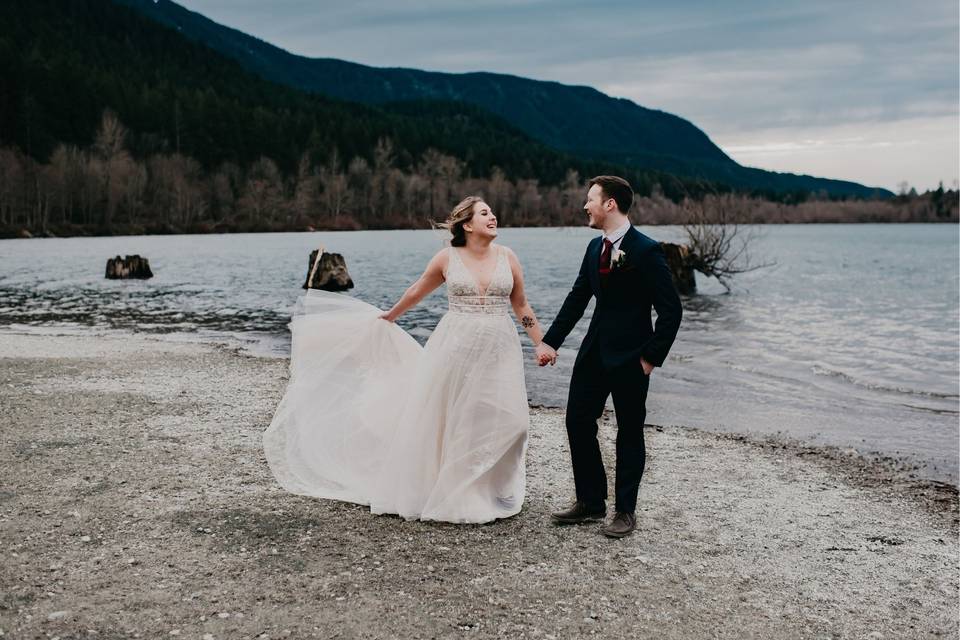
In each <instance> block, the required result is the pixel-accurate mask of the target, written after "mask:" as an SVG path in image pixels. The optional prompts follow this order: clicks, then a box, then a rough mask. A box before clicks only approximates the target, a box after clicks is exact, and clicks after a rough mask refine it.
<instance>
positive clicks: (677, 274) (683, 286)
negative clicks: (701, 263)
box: [660, 242, 697, 295]
mask: <svg viewBox="0 0 960 640" xmlns="http://www.w3.org/2000/svg"><path fill="white" fill-rule="evenodd" d="M660 247H661V248H662V249H663V253H664V255H665V256H666V258H667V266H668V267H669V268H670V275H672V276H673V286H675V287H676V288H677V292H678V293H681V294H684V295H690V294H693V293H696V292H697V279H696V278H695V277H694V275H693V266H691V259H690V258H691V254H690V247H688V246H686V245H684V244H673V243H671V242H661V243H660Z"/></svg>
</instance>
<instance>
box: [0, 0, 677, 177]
mask: <svg viewBox="0 0 960 640" xmlns="http://www.w3.org/2000/svg"><path fill="white" fill-rule="evenodd" d="M0 8H2V11H0V62H2V69H3V74H2V76H0V96H2V97H0V142H2V143H3V144H6V145H15V146H18V147H20V148H21V149H23V150H24V151H26V152H27V154H28V155H30V156H32V157H34V158H36V159H38V160H41V161H43V160H45V159H46V158H47V157H48V156H49V154H50V153H51V152H52V150H53V148H54V147H55V146H56V145H57V144H58V143H61V142H63V143H68V144H75V145H78V146H87V145H89V144H90V143H91V142H92V140H93V135H94V132H95V130H96V127H97V125H98V123H99V121H100V117H101V114H102V112H103V111H104V110H105V109H111V110H113V111H115V112H116V113H117V114H118V116H119V117H120V119H121V120H122V121H123V123H124V124H125V125H126V126H127V127H128V128H129V129H130V131H131V136H130V137H129V139H128V142H127V146H128V148H129V149H130V150H131V152H132V153H133V154H134V156H137V157H143V156H146V155H148V154H151V153H163V152H179V153H182V154H184V155H187V156H190V157H193V158H196V159H197V160H199V161H200V163H201V164H202V165H203V167H205V168H207V169H210V168H212V167H215V166H217V165H219V164H220V163H222V162H233V163H236V164H239V165H246V164H249V163H250V162H252V161H254V160H256V159H257V158H259V157H261V156H266V157H269V158H271V159H273V160H274V161H275V162H276V163H277V164H278V166H279V168H280V169H281V171H282V172H283V173H285V174H289V173H292V172H293V171H294V170H295V169H296V166H297V162H298V160H299V158H300V156H301V155H302V153H304V152H307V153H309V154H310V156H311V159H312V160H314V161H315V162H322V161H325V160H326V159H327V158H328V157H329V156H330V155H331V153H332V152H333V150H334V149H336V150H337V151H338V153H339V156H340V157H341V158H345V159H350V158H353V157H357V156H359V157H365V158H367V159H370V157H371V154H372V150H373V148H374V146H375V144H376V142H377V140H378V139H380V138H390V139H392V140H393V142H394V145H395V148H396V149H397V150H398V153H397V163H398V166H399V167H400V168H403V169H407V168H409V167H411V166H413V165H414V164H415V163H416V162H417V161H418V160H419V158H420V156H421V155H422V154H423V152H424V151H426V150H427V149H428V148H434V149H437V150H439V151H441V152H443V153H446V154H448V155H453V156H456V157H458V158H460V159H462V160H463V161H464V162H465V164H466V170H467V172H468V173H469V174H471V175H475V176H486V175H489V173H490V171H491V170H492V168H493V167H494V166H499V167H500V168H501V169H503V171H504V172H505V173H506V174H507V175H508V176H510V177H511V178H512V179H518V178H536V179H538V180H540V181H541V182H544V183H557V182H559V181H561V180H562V179H563V177H564V175H565V173H566V171H567V169H570V168H573V169H575V170H577V171H579V172H580V174H581V175H587V174H593V173H601V172H604V171H608V172H609V171H617V170H618V167H616V166H614V165H612V164H604V163H602V162H597V161H589V160H587V161H584V160H579V159H576V158H573V157H570V156H568V155H566V154H563V153H560V152H557V151H554V150H552V149H550V148H548V147H546V146H545V145H543V144H541V143H538V142H536V141H534V140H532V139H531V138H529V136H527V135H526V134H524V133H522V132H521V131H519V130H518V129H516V128H514V127H513V126H511V125H509V124H507V123H505V122H504V121H503V120H501V119H500V118H498V117H496V116H494V115H492V114H490V113H488V112H486V111H483V110H482V109H478V108H476V107H471V106H469V105H464V104H455V103H450V102H446V103H445V102H442V101H417V102H410V103H407V104H403V105H386V106H384V107H382V108H381V107H374V106H363V105H359V104H355V103H345V102H340V101H337V100H334V99H329V98H325V97H322V96H319V95H311V94H306V93H303V92H301V91H298V90H296V89H293V88H288V87H283V86H280V85H277V84H274V83H272V82H268V81H265V80H263V79H261V78H258V77H257V76H255V75H253V74H250V73H249V72H247V71H245V70H244V69H242V68H241V66H240V65H239V64H238V63H236V62H234V61H232V60H230V59H228V58H225V57H223V56H221V55H218V54H216V53H214V52H213V51H211V50H210V49H208V48H206V47H204V46H201V45H199V44H195V43H193V42H191V41H189V40H187V39H186V38H184V37H183V36H181V35H180V34H179V33H177V32H176V31H174V30H172V29H168V28H165V27H162V26H160V25H158V24H157V23H155V22H154V21H152V20H149V19H146V18H144V17H143V16H142V15H140V14H139V13H137V12H135V11H132V10H130V9H127V8H125V7H123V6H120V5H117V4H114V3H112V2H109V1H108V0H70V2H62V1H59V0H37V1H35V2H29V3H19V2H16V3H15V2H10V1H9V0H3V2H0ZM646 173H647V172H640V171H630V172H629V175H630V176H631V177H633V178H634V179H635V180H636V181H637V182H638V183H639V184H645V183H653V182H655V181H656V180H657V178H658V176H657V174H656V172H649V175H645V174H646ZM692 186H696V185H692Z"/></svg>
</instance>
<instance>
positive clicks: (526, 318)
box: [520, 316, 537, 329]
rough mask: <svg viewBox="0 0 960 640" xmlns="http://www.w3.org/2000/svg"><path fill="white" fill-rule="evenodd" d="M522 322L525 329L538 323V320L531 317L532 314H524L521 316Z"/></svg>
mask: <svg viewBox="0 0 960 640" xmlns="http://www.w3.org/2000/svg"><path fill="white" fill-rule="evenodd" d="M520 324H522V325H523V328H524V329H529V328H530V327H532V326H533V325H535V324H537V321H536V320H534V319H533V318H531V317H530V316H523V317H522V318H520Z"/></svg>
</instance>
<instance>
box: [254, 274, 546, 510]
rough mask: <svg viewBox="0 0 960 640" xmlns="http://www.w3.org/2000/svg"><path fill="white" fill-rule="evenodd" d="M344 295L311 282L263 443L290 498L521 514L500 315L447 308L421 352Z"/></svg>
mask: <svg viewBox="0 0 960 640" xmlns="http://www.w3.org/2000/svg"><path fill="white" fill-rule="evenodd" d="M381 313H382V312H381V311H380V310H379V309H377V308H376V307H373V306H371V305H368V304H366V303H364V302H361V301H359V300H357V299H355V298H352V297H350V296H346V295H342V294H336V293H329V292H324V291H315V290H310V291H308V292H307V294H306V295H304V296H303V297H301V298H300V300H299V302H298V303H297V308H296V310H295V312H294V317H293V320H292V321H291V324H290V328H291V332H292V335H293V342H292V345H291V355H290V382H289V384H288V386H287V390H286V393H285V395H284V397H283V399H282V400H281V402H280V404H279V406H278V407H277V411H276V414H275V415H274V418H273V421H272V422H271V424H270V426H269V428H268V429H267V431H266V432H265V433H264V436H263V442H264V451H265V454H266V457H267V461H268V463H269V464H270V468H271V470H272V471H273V474H274V476H275V477H276V478H277V480H278V481H279V482H280V484H281V485H282V486H283V487H284V488H285V489H287V490H288V491H290V492H293V493H297V494H301V495H307V496H314V497H318V498H330V499H335V500H345V501H348V502H354V503H358V504H365V505H369V506H370V510H371V511H372V512H373V513H390V514H398V515H400V516H402V517H404V518H407V519H422V520H440V521H445V522H489V521H491V520H494V519H497V518H505V517H509V516H511V515H514V514H516V513H517V512H519V511H520V508H521V505H522V503H523V499H524V493H525V486H526V484H525V456H526V445H527V429H528V426H529V413H528V408H527V394H526V387H525V383H524V376H523V361H522V353H521V348H520V340H519V336H518V334H517V329H516V326H515V325H514V323H513V320H512V319H511V318H510V316H509V315H507V314H506V313H476V312H473V313H463V312H450V313H447V314H446V315H444V316H443V318H442V319H441V320H440V322H439V323H438V324H437V327H436V329H435V330H434V332H433V334H432V335H431V336H430V339H429V340H428V341H427V343H426V345H425V346H424V347H422V348H421V347H420V345H419V344H418V343H417V342H416V340H414V339H413V338H412V337H411V336H410V335H409V334H407V333H406V332H405V331H403V330H402V329H401V328H399V327H398V326H396V325H395V324H393V323H389V322H386V321H384V320H380V319H379V318H378V316H379V315H380V314H381Z"/></svg>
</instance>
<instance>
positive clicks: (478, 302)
mask: <svg viewBox="0 0 960 640" xmlns="http://www.w3.org/2000/svg"><path fill="white" fill-rule="evenodd" d="M447 250H448V251H449V252H450V256H449V259H448V260H447V271H446V274H445V277H446V279H447V301H448V302H449V304H450V311H453V312H460V313H505V312H506V311H507V309H509V307H510V293H511V292H512V291H513V273H512V272H511V271H510V262H509V261H508V260H507V255H506V252H505V251H504V250H503V247H495V250H496V252H497V263H496V265H495V266H494V268H493V274H492V275H491V277H490V284H489V285H487V288H486V291H484V290H482V289H481V288H480V283H479V282H478V281H477V278H476V276H475V275H474V274H473V272H472V271H470V269H469V268H467V265H466V264H464V262H463V259H462V258H461V257H460V252H459V251H458V250H457V249H456V248H455V247H450V248H449V249H447Z"/></svg>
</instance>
